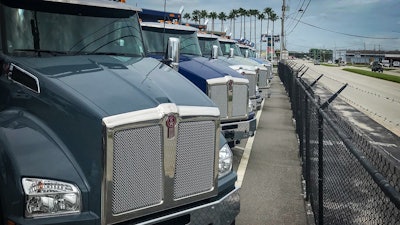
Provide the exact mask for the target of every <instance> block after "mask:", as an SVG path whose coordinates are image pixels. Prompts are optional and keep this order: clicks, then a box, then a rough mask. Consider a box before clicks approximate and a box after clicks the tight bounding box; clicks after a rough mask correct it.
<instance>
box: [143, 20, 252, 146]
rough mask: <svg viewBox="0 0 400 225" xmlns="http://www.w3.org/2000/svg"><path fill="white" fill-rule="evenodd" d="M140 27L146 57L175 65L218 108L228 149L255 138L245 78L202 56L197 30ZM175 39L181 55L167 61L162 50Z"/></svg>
mask: <svg viewBox="0 0 400 225" xmlns="http://www.w3.org/2000/svg"><path fill="white" fill-rule="evenodd" d="M141 25H142V30H143V35H144V40H145V46H146V49H147V50H148V51H149V55H151V56H153V57H154V58H156V59H158V60H160V61H163V62H164V63H167V64H170V65H172V66H173V67H174V66H175V68H176V69H177V71H179V73H181V74H182V75H183V76H185V77H186V78H187V79H189V80H190V81H191V82H193V84H195V85H196V86H197V87H198V88H200V89H201V90H202V91H203V92H204V93H205V94H207V96H209V98H210V99H211V100H212V101H213V102H214V103H215V104H216V105H217V106H218V107H219V110H220V113H221V114H220V119H221V124H220V126H221V130H222V133H223V134H224V136H225V138H226V139H227V141H228V143H229V144H230V146H231V147H232V146H234V145H235V144H237V143H240V141H241V140H243V139H246V138H248V137H250V136H253V135H254V133H255V130H256V122H257V120H256V117H255V113H254V111H253V109H252V107H251V102H250V101H249V92H248V89H249V87H248V85H249V81H248V79H246V78H245V77H244V76H243V75H242V74H240V73H238V72H237V71H235V70H234V69H231V68H230V67H228V66H226V65H222V64H220V63H218V62H215V61H210V60H208V59H207V58H205V57H202V53H201V50H200V46H199V43H198V39H197V31H198V29H197V28H194V27H190V26H184V25H179V24H170V23H164V22H162V23H160V22H146V21H143V22H142V23H141ZM174 39H176V40H177V41H178V42H179V49H180V54H178V55H176V58H175V60H172V62H167V61H168V60H166V59H169V58H173V57H165V55H166V52H165V49H169V46H170V45H168V42H169V41H171V40H174ZM167 46H168V47H167ZM167 55H168V54H167Z"/></svg>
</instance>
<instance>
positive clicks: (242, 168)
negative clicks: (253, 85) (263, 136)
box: [235, 98, 265, 187]
mask: <svg viewBox="0 0 400 225" xmlns="http://www.w3.org/2000/svg"><path fill="white" fill-rule="evenodd" d="M264 102H265V98H264V101H263V102H262V103H261V109H260V110H258V112H257V115H256V118H257V125H256V132H255V134H254V136H253V137H249V138H248V139H247V143H246V146H245V147H244V152H243V155H242V158H241V159H240V164H239V167H238V170H237V172H236V173H237V181H236V183H235V185H236V187H241V186H242V182H243V178H244V174H245V173H246V168H247V163H248V162H249V159H250V153H251V149H252V147H253V142H254V138H255V137H256V135H257V127H258V124H259V122H260V116H261V113H262V109H263V107H264Z"/></svg>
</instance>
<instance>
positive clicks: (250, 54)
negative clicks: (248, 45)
mask: <svg viewBox="0 0 400 225" xmlns="http://www.w3.org/2000/svg"><path fill="white" fill-rule="evenodd" d="M249 57H252V58H257V55H256V52H255V51H254V50H250V51H249Z"/></svg>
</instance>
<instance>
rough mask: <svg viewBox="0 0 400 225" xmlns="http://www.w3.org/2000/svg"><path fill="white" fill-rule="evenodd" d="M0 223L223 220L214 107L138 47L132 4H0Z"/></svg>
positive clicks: (226, 160)
mask: <svg viewBox="0 0 400 225" xmlns="http://www.w3.org/2000/svg"><path fill="white" fill-rule="evenodd" d="M0 10H1V11H0V17H1V21H2V23H1V24H0V32H1V40H0V41H1V51H0V64H1V67H0V68H1V73H0V224H7V225H17V224H30V225H34V224H41V225H44V224H63V225H67V224H71V225H76V224H79V225H86V224H87V225H89V224H90V225H106V224H121V225H122V224H200V225H202V224H215V225H218V224H221V225H225V224H226V225H229V224H234V221H235V217H236V216H237V215H238V213H239V209H240V202H239V189H238V188H237V187H235V181H236V174H235V173H234V172H233V171H232V152H231V150H230V148H229V146H228V145H227V142H226V140H225V138H224V137H223V136H222V135H221V132H220V129H221V128H220V126H219V124H220V111H219V109H218V107H217V106H216V105H215V104H214V103H213V102H212V101H211V100H210V99H209V97H208V96H207V95H205V94H204V93H203V92H202V91H201V90H199V89H198V88H197V87H196V86H195V85H193V84H192V83H191V82H189V81H188V80H187V79H186V78H184V77H183V76H182V75H181V74H179V73H177V72H176V71H175V70H173V69H171V67H169V66H166V65H164V64H163V63H161V62H159V61H158V60H155V59H153V58H149V57H147V56H146V54H145V47H144V44H143V38H142V32H141V28H140V24H139V18H138V12H139V11H140V9H137V8H134V7H131V6H128V5H127V4H123V3H118V2H113V1H104V0H0Z"/></svg>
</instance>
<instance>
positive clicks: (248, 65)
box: [197, 33, 266, 110]
mask: <svg viewBox="0 0 400 225" xmlns="http://www.w3.org/2000/svg"><path fill="white" fill-rule="evenodd" d="M197 37H198V39H199V43H200V48H201V50H202V53H203V56H205V57H209V58H214V59H217V58H218V59H219V60H218V62H220V63H223V64H225V65H228V66H229V67H231V68H232V69H234V70H236V71H238V72H239V73H241V74H243V76H245V77H246V78H247V79H248V80H249V96H250V101H251V102H252V105H253V107H254V110H259V109H261V103H262V101H263V97H262V96H261V94H260V91H259V89H258V85H257V84H258V80H259V77H263V74H266V69H264V68H263V67H261V66H260V65H259V64H258V63H256V62H255V61H253V60H250V59H247V58H244V57H242V55H241V52H240V49H239V48H238V47H237V45H236V41H234V40H230V39H227V43H228V44H226V45H225V44H224V46H221V44H220V40H221V39H222V40H225V38H222V37H220V36H216V35H213V34H206V33H198V34H197ZM231 44H232V46H230V45H231ZM228 45H229V46H228ZM223 50H224V51H226V54H224V53H223Z"/></svg>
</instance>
